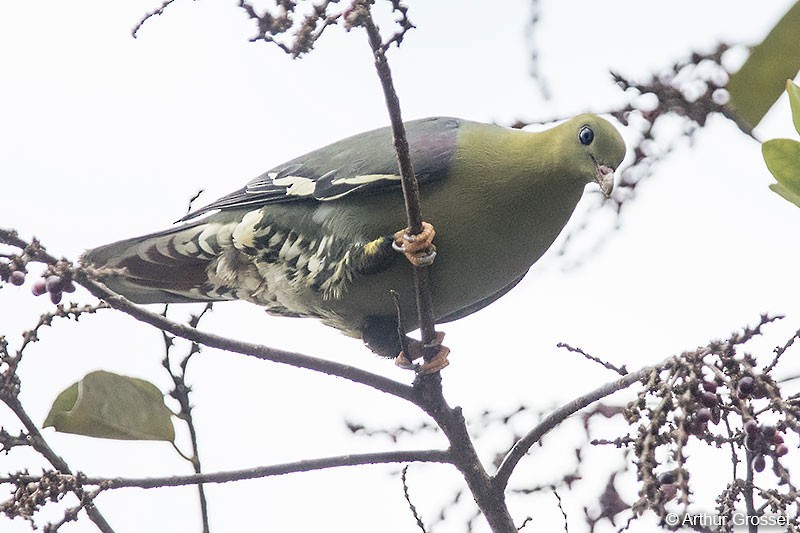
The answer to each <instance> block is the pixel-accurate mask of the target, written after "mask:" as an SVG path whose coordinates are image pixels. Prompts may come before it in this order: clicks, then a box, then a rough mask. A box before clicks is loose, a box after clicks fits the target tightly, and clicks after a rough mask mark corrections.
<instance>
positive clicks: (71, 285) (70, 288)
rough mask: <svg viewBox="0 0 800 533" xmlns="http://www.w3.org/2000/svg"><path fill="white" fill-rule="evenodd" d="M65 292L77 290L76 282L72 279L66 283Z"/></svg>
mask: <svg viewBox="0 0 800 533" xmlns="http://www.w3.org/2000/svg"><path fill="white" fill-rule="evenodd" d="M64 292H75V284H74V283H72V280H69V281H68V282H66V283H65V284H64Z"/></svg>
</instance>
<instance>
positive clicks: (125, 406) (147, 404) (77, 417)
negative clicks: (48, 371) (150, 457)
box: [44, 370, 175, 442]
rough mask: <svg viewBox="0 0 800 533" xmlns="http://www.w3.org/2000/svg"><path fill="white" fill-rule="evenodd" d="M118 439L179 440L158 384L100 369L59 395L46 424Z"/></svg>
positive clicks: (73, 431) (64, 431)
mask: <svg viewBox="0 0 800 533" xmlns="http://www.w3.org/2000/svg"><path fill="white" fill-rule="evenodd" d="M48 426H52V427H54V428H55V429H56V431H60V432H62V433H75V434H77V435H85V436H87V437H99V438H103V439H118V440H165V441H169V442H173V441H174V440H175V428H174V427H173V426H172V412H171V411H170V410H169V408H167V406H166V405H165V404H164V395H163V394H161V391H160V390H158V387H156V386H155V385H153V384H152V383H150V382H148V381H145V380H143V379H138V378H131V377H127V376H120V375H119V374H113V373H111V372H105V371H103V370H98V371H97V372H92V373H90V374H87V375H86V376H84V378H83V379H82V380H80V381H79V382H77V383H74V384H72V385H70V386H69V387H68V388H67V389H66V390H64V391H63V392H62V393H61V394H59V395H58V397H57V398H56V400H55V401H54V402H53V406H52V407H51V408H50V412H49V413H48V414H47V418H46V419H45V421H44V427H48Z"/></svg>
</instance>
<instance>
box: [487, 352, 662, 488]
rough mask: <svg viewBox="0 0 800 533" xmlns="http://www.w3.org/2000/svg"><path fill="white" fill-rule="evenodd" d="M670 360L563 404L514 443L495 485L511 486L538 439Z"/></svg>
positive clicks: (496, 477)
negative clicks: (572, 416)
mask: <svg viewBox="0 0 800 533" xmlns="http://www.w3.org/2000/svg"><path fill="white" fill-rule="evenodd" d="M671 360H672V358H669V359H667V360H666V361H665V362H664V363H661V364H659V365H655V366H648V367H645V368H642V369H641V370H638V371H636V372H632V373H630V374H627V375H626V376H625V377H623V378H621V379H618V380H616V381H612V382H610V383H606V384H605V385H603V386H602V387H599V388H597V389H595V390H593V391H592V392H590V393H588V394H584V395H583V396H580V397H578V398H576V399H574V400H572V401H571V402H568V403H566V404H564V405H563V406H561V407H560V408H558V409H556V410H555V411H553V412H552V413H550V415H549V416H547V418H545V419H544V420H542V422H540V423H539V425H538V426H536V427H535V428H533V429H532V430H530V431H529V432H528V433H527V434H526V435H525V436H524V437H522V438H521V439H520V440H518V441H517V442H516V443H515V444H514V446H513V447H512V448H511V450H510V451H509V452H508V454H507V455H506V456H505V458H504V459H503V462H502V463H501V464H500V468H498V469H497V473H496V474H495V475H494V484H495V486H496V487H497V488H498V489H499V490H505V488H506V485H508V479H509V478H510V477H511V473H512V472H513V471H514V468H516V466H517V463H519V461H520V460H521V459H522V458H523V457H524V456H525V454H526V453H528V450H529V449H530V448H531V446H533V445H534V444H536V443H537V442H539V440H541V438H542V437H544V436H545V434H547V433H548V432H549V431H550V430H551V429H553V428H554V427H556V426H557V425H558V424H560V423H561V422H563V421H564V420H566V419H567V418H568V417H570V416H571V415H573V414H575V413H577V412H578V411H580V410H581V409H583V408H584V407H586V406H588V405H591V404H593V403H594V402H596V401H597V400H600V399H602V398H605V397H606V396H609V395H611V394H613V393H615V392H617V391H618V390H622V389H625V388H627V387H629V386H631V385H632V384H634V383H636V382H637V381H639V380H641V379H643V378H644V377H646V376H647V375H648V374H650V373H651V372H656V371H658V369H660V368H661V366H662V365H663V364H666V363H667V362H669V361H671Z"/></svg>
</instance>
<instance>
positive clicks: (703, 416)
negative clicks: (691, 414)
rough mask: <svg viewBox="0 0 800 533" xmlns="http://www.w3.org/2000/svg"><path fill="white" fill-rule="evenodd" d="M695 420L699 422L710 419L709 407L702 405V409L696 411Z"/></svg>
mask: <svg viewBox="0 0 800 533" xmlns="http://www.w3.org/2000/svg"><path fill="white" fill-rule="evenodd" d="M697 420H699V421H700V422H701V423H706V422H708V421H709V420H711V409H709V408H708V407H703V408H702V409H700V410H698V411H697Z"/></svg>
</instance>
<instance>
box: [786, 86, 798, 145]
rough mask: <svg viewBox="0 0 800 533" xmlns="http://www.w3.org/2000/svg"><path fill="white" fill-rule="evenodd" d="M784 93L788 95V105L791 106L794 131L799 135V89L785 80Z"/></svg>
mask: <svg viewBox="0 0 800 533" xmlns="http://www.w3.org/2000/svg"><path fill="white" fill-rule="evenodd" d="M786 92H787V93H789V104H790V105H791V106H792V122H794V129H795V130H797V133H800V87H798V86H797V85H795V84H794V83H792V80H786Z"/></svg>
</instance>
